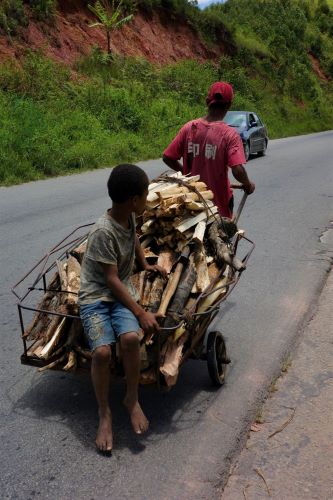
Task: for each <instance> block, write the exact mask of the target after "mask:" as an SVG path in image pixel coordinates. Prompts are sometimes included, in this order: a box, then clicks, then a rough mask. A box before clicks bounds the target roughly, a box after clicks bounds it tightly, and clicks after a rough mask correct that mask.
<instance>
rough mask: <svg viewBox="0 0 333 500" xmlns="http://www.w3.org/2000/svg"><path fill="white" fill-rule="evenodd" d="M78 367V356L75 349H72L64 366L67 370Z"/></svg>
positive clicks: (73, 369)
mask: <svg viewBox="0 0 333 500" xmlns="http://www.w3.org/2000/svg"><path fill="white" fill-rule="evenodd" d="M76 367H77V356H76V354H75V352H74V351H70V352H69V355H68V361H67V363H66V365H65V366H64V367H63V370H64V371H65V372H70V371H73V372H74V371H75V370H76Z"/></svg>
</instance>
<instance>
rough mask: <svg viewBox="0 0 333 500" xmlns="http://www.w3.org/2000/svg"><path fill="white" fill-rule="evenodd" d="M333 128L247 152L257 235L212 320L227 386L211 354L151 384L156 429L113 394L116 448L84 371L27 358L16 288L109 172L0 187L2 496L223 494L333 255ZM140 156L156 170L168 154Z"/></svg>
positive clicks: (249, 219)
mask: <svg viewBox="0 0 333 500" xmlns="http://www.w3.org/2000/svg"><path fill="white" fill-rule="evenodd" d="M332 158H333V131H330V132H325V133H321V134H313V135H308V136H302V137H297V138H288V139H281V140H276V141H271V143H270V145H269V149H268V154H267V156H266V157H265V158H256V159H252V160H250V162H249V163H248V166H247V169H248V172H249V174H250V177H251V178H252V179H253V180H254V181H255V182H256V185H257V190H256V192H255V194H253V195H252V196H251V197H249V198H248V201H247V204H246V206H245V210H244V213H243V214H242V217H241V224H240V225H241V226H242V227H243V228H244V229H245V230H246V234H247V235H248V237H249V238H251V239H253V240H254V241H255V243H256V249H255V252H254V253H253V255H252V257H251V259H250V262H249V266H248V269H247V270H246V271H245V273H244V275H243V277H242V278H241V281H240V283H239V284H238V286H237V287H236V288H235V290H234V291H233V292H232V294H231V296H230V298H229V300H228V301H227V303H225V305H224V306H223V309H221V313H220V315H219V317H218V319H217V320H216V322H215V323H216V324H215V325H212V328H214V327H215V326H218V328H219V329H221V331H223V333H224V334H225V337H226V340H227V347H228V351H229V355H230V357H231V359H232V364H231V367H230V370H229V374H228V378H227V382H226V384H225V386H224V387H223V388H222V389H220V390H215V389H213V388H212V387H211V385H210V381H209V378H208V374H207V369H206V365H205V362H201V361H196V362H194V361H191V362H188V363H187V364H186V365H185V366H184V368H183V370H182V372H181V376H180V378H179V381H178V384H177V386H176V387H175V388H174V389H173V390H172V391H171V392H169V393H158V392H157V390H156V389H154V388H148V387H145V388H143V390H142V402H143V405H144V408H145V410H146V413H147V415H148V417H149V419H150V421H151V428H150V432H149V434H148V435H147V436H146V437H145V438H141V439H138V438H137V437H136V436H134V435H133V433H132V432H131V428H130V424H129V421H128V417H127V415H126V412H125V411H124V410H123V408H122V405H121V397H122V394H123V393H124V385H123V383H122V382H121V381H118V382H117V383H116V384H115V385H114V389H113V392H112V408H113V413H114V432H115V450H114V453H113V457H111V458H104V457H101V456H99V455H97V454H96V452H95V449H94V444H93V443H94V438H95V432H96V426H97V418H96V417H97V416H96V404H95V399H94V395H93V391H92V386H91V383H90V379H89V377H88V376H86V377H85V376H80V377H78V376H75V375H65V374H63V373H60V372H59V373H58V372H48V373H45V374H39V373H37V371H36V369H35V368H33V367H27V366H22V365H20V362H19V356H20V354H21V353H22V343H21V340H20V334H19V323H18V317H17V311H16V308H15V299H14V297H13V296H12V295H11V293H10V287H11V286H12V285H13V284H14V283H15V282H16V281H18V279H19V278H20V277H21V276H22V275H23V274H24V273H25V272H26V270H28V269H29V268H30V267H31V266H32V265H33V264H34V263H35V262H36V260H37V259H38V258H39V257H40V256H41V255H42V254H43V253H45V250H47V249H48V248H50V247H51V246H52V245H53V244H54V243H56V242H57V241H59V240H60V239H62V237H63V236H65V235H66V234H67V233H68V232H70V231H71V230H72V229H73V228H74V227H75V226H77V225H80V224H82V223H86V222H90V221H94V220H95V218H96V217H97V216H98V215H100V214H101V213H102V212H103V210H104V209H105V208H106V207H107V206H108V202H107V197H106V189H105V183H106V180H107V177H108V170H99V171H95V172H91V173H86V174H82V175H76V176H71V177H62V178H58V179H52V180H47V181H41V182H35V183H30V184H26V185H22V186H17V187H11V188H0V219H1V222H0V228H1V231H0V251H1V267H0V272H1V285H2V286H1V295H0V313H1V324H2V326H1V346H0V356H1V364H0V370H1V410H0V411H1V413H0V429H1V430H0V433H1V448H2V450H1V455H0V457H1V458H0V460H1V464H0V471H1V472H0V478H1V485H0V488H1V498H10V499H13V498H17V499H33V498H42V499H47V498H52V499H97V498H99V499H101V498H102V499H103V498H112V499H118V498H119V499H120V498H121V499H127V498H128V499H129V498H136V499H140V500H141V499H142V500H143V499H156V498H158V499H159V500H162V499H187V498H191V499H206V498H209V499H214V498H220V488H221V485H222V484H223V482H224V481H225V479H226V476H227V473H228V469H229V466H230V463H231V462H232V460H233V458H234V457H235V456H236V454H237V453H238V451H239V450H240V448H241V446H242V444H243V442H244V437H245V433H246V426H247V423H248V422H249V421H250V420H251V419H252V418H253V416H254V414H255V407H256V405H257V403H258V401H259V400H260V399H261V398H263V396H264V394H265V392H266V389H267V387H268V385H269V384H270V381H271V380H272V378H273V377H274V376H275V375H276V374H277V372H278V371H279V367H280V364H281V361H282V360H283V358H284V356H285V355H286V353H287V352H288V349H289V348H290V347H291V345H292V344H293V342H294V341H295V339H296V337H297V334H298V332H300V331H301V328H302V325H303V324H304V322H305V320H306V318H308V317H309V315H310V314H311V311H312V310H313V306H314V304H315V303H316V299H317V297H318V294H319V291H320V290H321V288H322V285H323V283H324V280H325V275H326V273H327V271H328V269H329V267H330V265H331V263H332V245H331V244H330V243H329V241H330V240H329V239H327V238H326V237H325V235H324V237H322V235H323V234H324V233H325V231H327V230H328V228H330V227H331V223H330V221H332V220H333V168H332ZM143 166H144V167H145V168H146V169H147V172H148V173H149V175H150V176H151V177H154V176H155V175H157V174H158V173H159V172H160V171H162V170H164V168H163V165H162V163H161V162H160V161H151V162H146V163H144V164H143Z"/></svg>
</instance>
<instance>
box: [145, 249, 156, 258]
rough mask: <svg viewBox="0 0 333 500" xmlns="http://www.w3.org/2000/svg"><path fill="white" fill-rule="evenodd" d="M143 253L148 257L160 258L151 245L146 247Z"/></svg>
mask: <svg viewBox="0 0 333 500" xmlns="http://www.w3.org/2000/svg"><path fill="white" fill-rule="evenodd" d="M143 253H144V255H145V258H146V259H157V258H158V255H156V253H154V252H153V251H152V250H151V249H150V247H146V248H144V249H143Z"/></svg>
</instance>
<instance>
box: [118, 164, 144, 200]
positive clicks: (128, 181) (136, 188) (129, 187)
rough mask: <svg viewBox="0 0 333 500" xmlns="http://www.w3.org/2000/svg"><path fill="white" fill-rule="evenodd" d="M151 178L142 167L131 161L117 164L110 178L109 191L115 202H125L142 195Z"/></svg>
mask: <svg viewBox="0 0 333 500" xmlns="http://www.w3.org/2000/svg"><path fill="white" fill-rule="evenodd" d="M148 185H149V180H148V177H147V174H146V172H145V171H144V170H142V168H140V167H138V166H137V165H131V164H130V163H124V164H121V165H117V166H116V167H114V168H113V169H112V171H111V174H110V177H109V180H108V193H109V196H110V198H111V200H112V201H113V202H115V203H124V202H125V201H127V200H129V199H130V198H133V197H134V196H142V195H143V193H144V192H145V190H146V189H147V188H148Z"/></svg>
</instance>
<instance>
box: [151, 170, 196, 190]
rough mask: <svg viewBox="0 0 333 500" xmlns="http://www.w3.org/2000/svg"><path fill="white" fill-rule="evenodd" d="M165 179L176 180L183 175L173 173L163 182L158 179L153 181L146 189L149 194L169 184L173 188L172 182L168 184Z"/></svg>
mask: <svg viewBox="0 0 333 500" xmlns="http://www.w3.org/2000/svg"><path fill="white" fill-rule="evenodd" d="M167 177H173V178H174V177H176V178H177V177H178V178H180V177H183V175H182V173H181V172H174V173H172V174H169V175H168V176H166V177H164V178H163V180H159V178H157V179H155V180H153V182H151V183H150V184H149V187H148V190H149V193H154V192H155V191H156V190H157V189H159V188H160V187H163V186H166V185H167V184H169V185H170V186H173V185H174V183H173V182H171V181H170V182H169V183H168V182H167V181H166V180H165V179H166V178H167ZM197 177H199V178H200V176H197ZM184 179H186V177H184Z"/></svg>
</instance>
